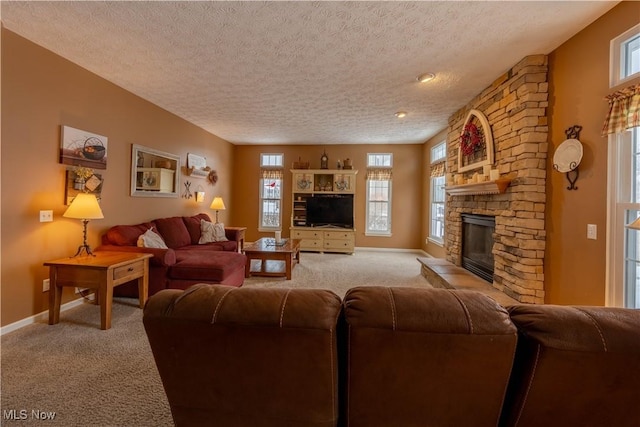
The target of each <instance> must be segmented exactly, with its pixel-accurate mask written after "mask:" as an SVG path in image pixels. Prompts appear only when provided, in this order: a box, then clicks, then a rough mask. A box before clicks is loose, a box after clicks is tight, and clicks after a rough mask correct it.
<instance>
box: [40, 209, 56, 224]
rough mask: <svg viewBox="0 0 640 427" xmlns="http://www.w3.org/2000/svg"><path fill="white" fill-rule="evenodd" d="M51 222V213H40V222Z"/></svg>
mask: <svg viewBox="0 0 640 427" xmlns="http://www.w3.org/2000/svg"><path fill="white" fill-rule="evenodd" d="M51 221H53V211H40V222H51Z"/></svg>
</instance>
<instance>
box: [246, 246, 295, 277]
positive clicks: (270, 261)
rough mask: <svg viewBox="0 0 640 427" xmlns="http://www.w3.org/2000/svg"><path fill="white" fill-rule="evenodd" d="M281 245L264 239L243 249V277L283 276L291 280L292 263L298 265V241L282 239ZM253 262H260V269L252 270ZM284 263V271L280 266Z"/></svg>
mask: <svg viewBox="0 0 640 427" xmlns="http://www.w3.org/2000/svg"><path fill="white" fill-rule="evenodd" d="M282 240H283V241H284V243H283V244H279V243H276V239H274V238H272V237H264V238H262V239H259V240H257V241H255V242H254V243H253V244H251V245H247V246H245V248H244V254H245V255H246V256H247V264H246V265H245V268H244V277H251V276H252V275H253V276H285V277H286V278H287V280H291V270H292V269H293V262H294V261H295V262H296V263H300V240H299V239H282ZM253 260H259V261H260V269H259V270H255V269H252V268H251V267H252V266H251V264H252V262H251V261H253ZM283 262H284V269H283V268H282V264H283Z"/></svg>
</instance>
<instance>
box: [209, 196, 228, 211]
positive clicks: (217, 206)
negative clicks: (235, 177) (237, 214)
mask: <svg viewBox="0 0 640 427" xmlns="http://www.w3.org/2000/svg"><path fill="white" fill-rule="evenodd" d="M209 208H211V209H213V210H216V211H223V210H225V209H226V208H225V207H224V202H223V201H222V197H214V198H213V202H211V206H209Z"/></svg>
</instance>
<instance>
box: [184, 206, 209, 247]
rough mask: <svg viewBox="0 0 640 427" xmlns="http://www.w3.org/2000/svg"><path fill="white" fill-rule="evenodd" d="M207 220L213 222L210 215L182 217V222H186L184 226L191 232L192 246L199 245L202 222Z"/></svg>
mask: <svg viewBox="0 0 640 427" xmlns="http://www.w3.org/2000/svg"><path fill="white" fill-rule="evenodd" d="M202 220H205V221H209V222H211V218H209V215H207V214H205V213H199V214H198V215H194V216H185V217H182V221H184V225H185V226H186V227H187V230H188V231H189V236H191V244H192V245H197V244H198V241H199V240H200V234H201V232H200V221H202Z"/></svg>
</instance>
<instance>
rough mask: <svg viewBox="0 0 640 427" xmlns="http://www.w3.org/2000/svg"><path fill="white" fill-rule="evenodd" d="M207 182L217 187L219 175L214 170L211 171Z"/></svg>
mask: <svg viewBox="0 0 640 427" xmlns="http://www.w3.org/2000/svg"><path fill="white" fill-rule="evenodd" d="M207 181H209V183H210V184H211V185H215V184H216V182H218V173H217V172H216V171H214V170H211V171H209V175H207Z"/></svg>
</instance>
